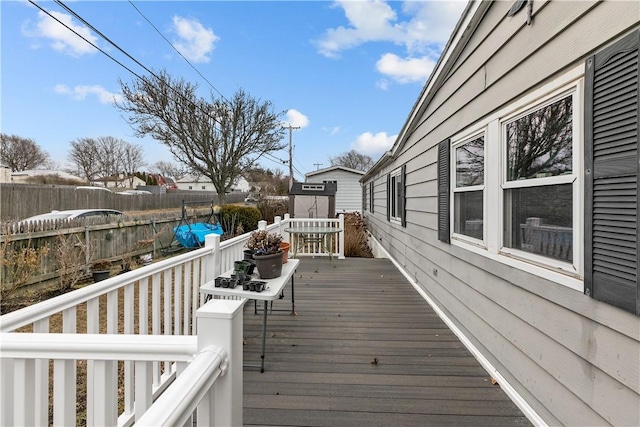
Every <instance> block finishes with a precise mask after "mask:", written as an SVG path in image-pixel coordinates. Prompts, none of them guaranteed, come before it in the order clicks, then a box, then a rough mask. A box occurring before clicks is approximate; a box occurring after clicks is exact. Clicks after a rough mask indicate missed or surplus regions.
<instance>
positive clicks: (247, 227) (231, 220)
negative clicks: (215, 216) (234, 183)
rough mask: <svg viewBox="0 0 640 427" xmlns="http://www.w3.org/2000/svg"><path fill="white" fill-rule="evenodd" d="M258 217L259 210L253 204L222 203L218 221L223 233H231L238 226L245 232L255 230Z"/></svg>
mask: <svg viewBox="0 0 640 427" xmlns="http://www.w3.org/2000/svg"><path fill="white" fill-rule="evenodd" d="M260 219H261V218H260V211H259V210H258V209H256V208H255V207H253V206H238V205H224V206H222V209H221V210H220V223H221V225H222V229H223V230H224V231H225V233H232V234H233V233H235V232H236V230H237V229H238V228H241V229H242V230H244V232H245V233H246V232H248V231H252V230H256V229H257V228H258V221H260Z"/></svg>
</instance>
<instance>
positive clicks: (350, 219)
mask: <svg viewBox="0 0 640 427" xmlns="http://www.w3.org/2000/svg"><path fill="white" fill-rule="evenodd" d="M344 256H346V257H358V258H373V253H372V252H371V248H370V247H369V244H368V243H367V225H366V224H365V222H364V219H363V218H362V216H361V215H360V214H359V213H357V212H354V213H348V214H345V215H344Z"/></svg>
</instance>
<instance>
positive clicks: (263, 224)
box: [258, 219, 267, 230]
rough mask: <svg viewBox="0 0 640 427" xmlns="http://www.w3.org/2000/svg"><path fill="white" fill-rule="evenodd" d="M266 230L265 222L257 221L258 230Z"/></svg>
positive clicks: (262, 220)
mask: <svg viewBox="0 0 640 427" xmlns="http://www.w3.org/2000/svg"><path fill="white" fill-rule="evenodd" d="M266 229H267V221H265V220H264V219H261V220H260V221H258V230H266Z"/></svg>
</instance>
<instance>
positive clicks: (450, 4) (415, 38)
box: [316, 0, 466, 57]
mask: <svg viewBox="0 0 640 427" xmlns="http://www.w3.org/2000/svg"><path fill="white" fill-rule="evenodd" d="M465 4H466V2H465V1H433V0H432V1H418V2H416V1H412V2H405V3H403V6H402V12H403V13H404V14H406V15H410V16H411V18H410V19H409V20H405V21H400V20H399V19H398V15H397V13H396V12H395V11H394V10H393V9H392V8H391V6H389V4H388V3H387V2H384V1H381V0H360V1H354V0H339V1H336V2H335V3H334V7H341V8H342V9H343V10H344V12H345V17H346V18H347V20H348V21H349V25H348V26H347V27H344V26H340V27H337V28H330V29H328V30H327V31H326V33H325V35H324V37H322V38H321V39H320V40H317V41H316V45H317V47H318V50H319V52H320V53H321V54H323V55H325V56H328V57H336V56H338V54H339V53H340V51H342V50H346V49H350V48H353V47H356V46H359V45H361V44H364V43H367V42H380V41H386V42H393V43H396V44H399V45H403V46H405V48H406V49H407V51H408V52H409V53H410V54H415V53H426V52H427V51H428V50H430V49H433V45H436V46H437V47H438V49H437V50H438V51H439V50H441V48H442V47H443V46H444V44H445V43H446V41H447V40H448V39H449V36H450V35H451V31H452V30H453V28H454V26H455V24H456V22H457V21H458V19H459V17H460V14H461V13H462V10H463V9H464V7H465Z"/></svg>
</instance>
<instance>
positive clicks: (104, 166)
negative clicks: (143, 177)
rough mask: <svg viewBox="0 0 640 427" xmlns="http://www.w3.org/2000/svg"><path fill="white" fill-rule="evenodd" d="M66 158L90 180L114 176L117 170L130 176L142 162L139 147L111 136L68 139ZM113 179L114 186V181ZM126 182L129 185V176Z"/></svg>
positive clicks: (142, 154) (142, 155)
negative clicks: (69, 143)
mask: <svg viewBox="0 0 640 427" xmlns="http://www.w3.org/2000/svg"><path fill="white" fill-rule="evenodd" d="M68 158H69V162H71V163H72V164H74V165H75V166H76V167H77V170H78V173H80V174H81V175H82V176H83V178H85V179H87V180H88V181H90V182H91V181H97V180H99V179H106V178H110V177H111V178H117V177H119V175H120V174H121V173H124V174H125V175H128V176H131V175H132V174H133V173H134V172H136V170H138V169H139V168H140V167H141V166H144V164H145V162H144V153H143V150H142V147H141V146H139V145H135V144H131V143H129V142H127V141H125V140H123V139H118V138H114V137H112V136H102V137H99V138H80V139H77V140H75V141H72V142H71V149H70V150H69V156H68ZM115 182H116V186H117V185H118V184H117V183H118V181H117V180H116V181H115ZM129 182H130V186H131V185H133V178H130V181H129Z"/></svg>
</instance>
